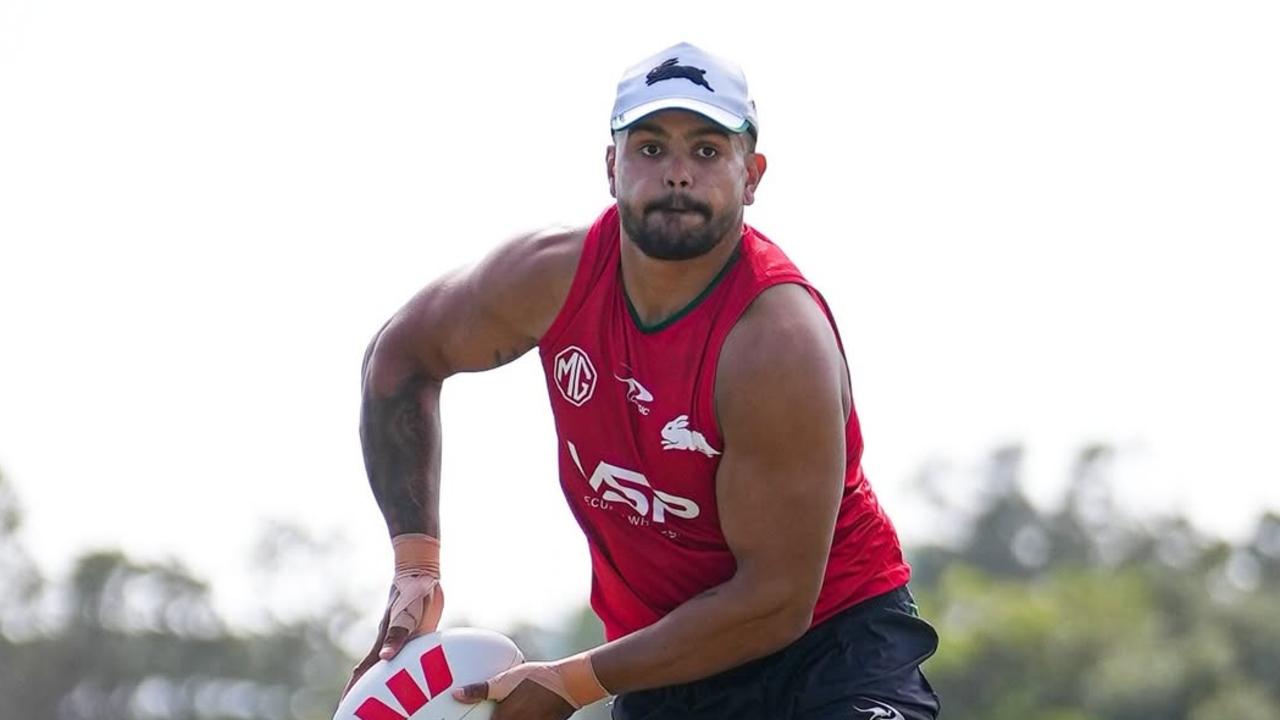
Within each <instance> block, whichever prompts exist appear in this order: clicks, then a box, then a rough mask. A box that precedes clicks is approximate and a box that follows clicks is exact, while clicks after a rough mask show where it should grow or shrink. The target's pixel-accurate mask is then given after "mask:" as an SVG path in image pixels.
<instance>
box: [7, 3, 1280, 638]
mask: <svg viewBox="0 0 1280 720" xmlns="http://www.w3.org/2000/svg"><path fill="white" fill-rule="evenodd" d="M846 6H847V9H844V10H835V9H834V7H835V4H827V3H824V4H823V5H822V6H821V9H819V7H820V6H819V5H818V4H816V3H815V4H806V3H799V2H788V3H776V2H773V3H761V4H758V5H757V4H752V3H742V2H733V3H726V2H706V3H685V4H677V5H669V6H663V5H659V4H641V5H636V4H634V3H614V4H604V3H582V4H580V5H578V6H576V7H568V6H562V5H559V4H554V3H552V4H541V3H537V4H535V3H512V4H510V5H494V4H481V3H475V4H466V3H447V4H444V3H430V4H429V3H419V2H397V3H387V2H378V3H372V2H370V3H355V2H348V3H337V2H316V1H315V0H311V1H308V2H302V1H300V0H297V1H288V0H253V1H252V2H246V1H243V0H236V1H228V0H223V1H221V2H216V3H214V2H201V3H197V2H175V1H172V0H165V1H160V0H156V1H153V2H139V1H136V0H119V1H118V2H112V3H101V2H85V1H81V2H72V1H69V0H62V1H59V0H45V1H43V2H35V1H34V0H16V1H15V0H0V468H2V469H3V471H4V473H5V474H6V476H7V477H8V478H9V480H10V481H11V482H13V483H14V485H15V486H16V488H17V491H18V493H19V495H20V497H21V499H22V500H23V501H24V504H25V506H26V509H27V527H26V530H25V533H24V535H23V539H24V541H25V542H26V544H27V546H28V548H29V549H30V550H31V551H33V552H34V554H35V555H36V556H37V558H38V559H39V560H40V561H41V562H42V564H43V565H44V566H45V567H46V568H50V569H51V570H52V571H53V572H54V573H55V574H56V573H63V572H65V571H66V569H67V568H68V566H69V563H70V561H71V558H73V557H74V556H75V554H76V553H78V552H81V551H83V550H85V549H87V548H91V547H101V546H113V547H115V546H118V547H121V548H123V549H125V550H126V551H127V552H129V553H131V554H136V555H138V556H141V557H146V558H163V557H167V556H171V555H172V556H176V557H179V558H181V559H182V560H183V561H184V562H186V563H187V564H188V565H190V566H191V568H192V569H193V570H194V571H195V572H196V573H197V574H200V575H202V576H204V577H207V578H209V579H211V580H212V581H213V583H214V587H215V590H216V593H217V598H218V600H219V602H220V603H221V604H222V606H223V607H224V608H226V609H228V610H229V611H231V612H232V613H234V614H237V615H238V616H241V617H252V616H254V613H255V612H256V610H255V608H257V607H259V606H261V605H262V604H263V603H279V602H280V600H279V598H277V597H272V598H259V597H257V596H255V595H254V591H253V584H252V582H251V581H250V576H249V575H248V574H247V572H246V568H247V566H248V553H249V548H250V547H251V545H252V541H253V539H254V537H255V536H256V533H257V531H258V530H259V529H260V528H261V526H262V525H263V523H264V521H266V520H268V519H283V520H287V521H291V522H296V523H301V524H304V525H305V526H307V527H309V528H311V529H313V530H314V531H315V532H317V533H319V534H322V535H340V536H341V537H343V538H345V542H346V546H347V547H348V548H349V550H350V553H349V557H350V560H349V562H347V563H346V565H345V567H342V568H339V569H338V570H333V569H332V568H326V569H325V571H324V574H321V573H320V572H319V571H318V570H317V569H309V568H300V569H299V573H298V575H297V576H296V582H297V587H298V588H302V589H304V591H306V592H310V591H311V589H314V588H322V587H326V586H328V587H330V588H334V589H339V590H342V591H345V592H354V593H357V594H358V595H359V596H360V597H362V598H363V599H365V601H366V602H367V603H369V604H370V606H371V607H376V606H377V605H378V602H379V598H380V596H381V593H382V587H383V583H384V582H385V580H386V579H387V577H388V576H389V570H390V568H389V565H390V558H389V546H388V543H387V541H386V538H385V531H384V529H383V526H382V524H381V518H380V516H379V514H378V511H377V509H376V506H375V505H374V503H373V500H372V496H371V494H370V493H369V491H368V488H367V483H366V481H365V478H364V473H363V466H362V464H361V459H360V451H359V445H358V441H357V438H356V432H355V429H356V421H357V406H358V368H359V364H360V358H361V354H362V351H363V349H364V346H365V343H366V342H367V340H368V339H369V337H370V336H371V335H372V333H373V332H374V331H375V330H376V329H377V328H378V326H379V325H380V324H381V322H382V321H383V320H384V319H385V318H386V317H387V316H388V315H389V314H390V313H391V312H393V311H394V310H395V308H396V307H398V306H399V304H400V303H401V302H402V301H403V300H405V299H406V298H407V297H408V296H409V295H410V294H411V293H412V292H413V291H414V290H415V289H417V288H418V287H419V286H421V285H422V284H423V283H425V282H426V281H428V280H429V279H431V278H432V277H434V276H436V275H437V274H439V273H440V272H442V271H444V270H446V269H448V268H451V267H453V266H456V265H458V264H461V263H464V262H467V261H469V260H473V259H475V258H477V257H478V256H479V255H481V254H482V253H483V252H485V251H486V250H487V249H488V248H490V247H491V246H493V245H494V244H495V243H496V242H498V241H499V240H500V239H501V238H503V237H505V236H507V235H508V234H510V233H512V232H515V231H518V230H521V229H525V228H530V227H534V226H537V225H540V224H543V223H546V222H553V221H567V222H584V221H588V220H590V219H591V218H592V217H594V215H595V214H596V213H597V212H599V211H600V210H601V209H602V208H603V207H604V206H605V205H606V204H607V203H608V202H609V197H608V194H607V190H606V185H605V182H604V172H603V156H604V147H605V144H606V143H607V141H608V134H607V132H606V122H607V118H608V115H609V109H610V106H611V103H612V93H613V87H614V83H615V82H616V80H617V78H618V76H619V74H620V73H621V72H622V70H623V69H624V68H625V67H627V66H628V65H630V64H632V63H633V62H636V61H638V60H639V59H641V58H643V57H645V56H647V55H649V54H651V53H654V52H657V51H658V50H660V49H661V48H663V47H666V46H668V45H670V44H673V43H675V42H678V41H681V40H689V41H692V42H694V43H697V44H700V45H702V46H704V47H706V48H708V49H710V50H712V51H714V52H718V53H721V54H724V55H727V56H729V57H732V58H734V59H736V60H737V61H738V62H739V63H740V64H742V65H743V67H744V68H745V70H746V72H747V75H748V78H749V79H750V81H751V84H752V90H753V94H754V96H755V97H756V100H757V102H758V104H759V107H760V115H761V122H762V136H761V145H760V149H761V150H762V151H764V152H766V153H767V154H768V156H769V158H770V169H769V173H768V175H767V177H766V179H765V183H764V185H763V186H762V188H761V192H760V196H759V201H758V204H757V205H756V206H755V207H753V208H752V209H751V210H750V211H749V213H748V220H749V221H750V222H752V223H753V224H755V225H756V226H758V227H760V228H761V229H762V230H763V231H764V232H766V233H767V234H769V235H770V236H771V237H773V238H774V239H775V240H776V241H778V242H779V243H780V244H781V245H783V247H784V248H786V250H787V251H788V252H789V254H790V255H791V256H792V258H793V259H794V260H796V261H797V263H798V264H799V265H800V266H801V268H802V269H803V270H805V271H806V272H807V274H808V275H809V277H810V279H811V280H813V281H814V282H816V283H817V284H818V285H819V287H820V288H822V289H823V290H824V292H825V293H826V294H827V295H828V297H829V299H830V301H831V303H832V305H833V306H834V309H835V312H836V314H837V318H838V319H839V320H840V322H841V326H842V330H843V333H844V336H845V340H846V344H847V346H848V348H849V351H850V363H851V366H852V369H853V375H854V383H855V398H856V400H857V402H858V407H859V411H860V414H861V416H862V420H863V425H864V431H865V434H866V439H867V443H868V449H867V455H866V462H867V466H868V471H869V473H870V475H871V477H872V479H873V481H874V482H875V483H876V485H877V488H878V489H879V490H880V492H881V494H882V497H883V499H884V500H885V502H886V504H887V505H888V506H889V510H890V512H891V513H892V514H893V515H894V516H895V517H896V518H897V519H898V521H899V525H900V527H901V529H902V530H903V533H904V535H905V539H906V540H907V541H908V542H911V541H912V539H913V536H914V537H917V538H918V537H921V536H923V535H924V534H925V533H926V532H927V530H928V528H927V527H926V525H927V522H926V521H925V520H924V519H922V517H923V516H922V515H921V513H920V512H919V511H918V507H917V506H918V503H917V501H916V500H915V499H914V498H913V497H912V496H911V495H910V494H909V493H908V492H907V484H908V482H909V480H910V478H911V476H912V475H913V473H915V472H916V470H917V469H918V468H919V467H920V466H921V465H922V464H923V463H924V462H926V461H928V460H932V459H939V458H941V459H947V460H950V461H954V462H956V463H958V464H961V465H974V464H976V463H978V462H979V461H980V460H981V458H982V457H983V456H984V455H985V454H986V453H987V452H988V451H989V450H990V449H991V448H992V447H994V446H995V445H997V444H999V443H1002V442H1006V441H1011V440H1023V441H1026V442H1027V443H1028V444H1029V446H1030V449H1031V462H1032V479H1033V480H1034V481H1035V485H1034V488H1033V490H1034V491H1035V493H1036V495H1037V497H1039V498H1041V499H1046V498H1051V497H1052V496H1053V494H1054V492H1055V491H1056V490H1057V489H1058V488H1059V487H1060V486H1061V482H1062V480H1063V478H1064V475H1065V472H1066V467H1067V462H1068V459H1069V457H1070V454H1071V452H1072V450H1073V449H1074V448H1076V447H1078V446H1079V445H1080V444H1082V443H1084V442H1087V441H1090V440H1095V439H1101V440H1108V441H1114V442H1116V443H1118V444H1119V445H1120V446H1121V447H1122V448H1123V450H1124V456H1123V457H1124V458H1125V461H1124V463H1123V470H1124V473H1123V479H1125V480H1126V481H1127V482H1126V485H1125V486H1124V488H1122V493H1123V494H1124V495H1125V497H1126V498H1127V499H1128V500H1129V501H1130V503H1131V504H1132V505H1134V506H1142V507H1144V508H1152V509H1156V510H1165V511H1169V510H1183V511H1187V512H1190V513H1192V514H1193V517H1195V518H1196V520H1197V521H1198V522H1199V523H1200V524H1201V525H1202V526H1204V527H1205V528H1207V529H1210V530H1212V531H1214V532H1219V533H1224V534H1227V535H1229V536H1233V537H1239V536H1242V535H1244V534H1246V533H1247V532H1248V531H1249V529H1250V524H1249V523H1250V520H1251V519H1252V518H1254V517H1255V516H1256V514H1257V513H1258V512H1259V511H1260V509H1262V508H1264V507H1272V508H1280V457H1278V455H1277V453H1276V452H1275V447H1276V436H1277V434H1278V433H1277V431H1280V417H1278V415H1280V409H1278V408H1280V379H1277V378H1278V376H1277V372H1276V368H1280V340H1278V333H1277V330H1276V325H1277V322H1276V315H1277V308H1280V288H1278V284H1277V282H1276V277H1277V271H1278V270H1280V264H1278V263H1277V262H1276V258H1275V248H1276V246H1277V242H1278V241H1280V131H1277V128H1280V43H1277V42H1276V38H1277V37H1280V5H1277V4H1276V3H1274V2H1229V1H1228V2H1200V3H1191V2H1122V1H1118V0H1107V1H1105V2H1098V1H1084V2H1071V3H1063V2H1059V3H1046V2H1034V3H1033V2H1024V1H1017V2H1014V1H1010V2H986V1H984V2H965V3H955V2H917V3H874V4H872V3H851V4H846ZM539 372H540V371H539V368H538V364H537V361H536V358H535V357H534V356H533V355H530V356H528V357H526V358H525V359H523V360H521V361H519V362H517V363H515V364H514V365H512V366H510V367H508V368H504V369H502V370H499V371H496V372H493V373H488V374H484V375H477V376H469V377H465V378H460V379H456V380H452V381H450V382H449V383H448V385H447V386H446V391H445V393H446V394H445V403H444V414H445V418H444V423H445V435H446V440H445V449H444V457H445V477H444V495H443V511H442V517H443V523H444V535H445V537H444V570H445V573H446V580H445V586H446V588H447V589H448V598H449V607H448V611H447V612H448V615H447V618H446V619H450V618H451V619H452V620H453V621H455V622H456V621H459V620H460V619H464V618H465V619H467V620H469V621H471V622H474V623H475V624H481V625H490V626H497V627H503V626H505V625H506V623H507V622H508V621H509V620H511V619H513V618H528V619H532V620H535V621H549V620H552V619H554V618H555V617H557V616H558V613H560V612H561V611H562V610H563V609H564V608H565V607H567V606H568V605H569V604H570V603H574V602H580V601H584V600H585V598H586V589H587V568H586V554H585V547H584V545H583V543H582V541H581V540H580V539H579V535H578V532H577V529H576V526H574V524H573V522H572V520H571V518H570V516H569V514H568V512H567V510H566V509H565V508H564V507H563V500H562V498H561V496H560V493H559V491H558V489H557V487H556V481H555V477H554V458H555V451H554V442H555V441H554V438H553V437H552V431H551V422H550V414H549V412H548V410H547V401H546V399H545V390H544V386H543V383H542V381H541V379H540V377H539ZM280 592H281V593H283V594H286V595H287V594H288V593H287V591H280Z"/></svg>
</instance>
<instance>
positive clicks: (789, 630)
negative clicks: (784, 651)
mask: <svg viewBox="0 0 1280 720" xmlns="http://www.w3.org/2000/svg"><path fill="white" fill-rule="evenodd" d="M813 607H814V603H813V602H812V601H797V602H792V603H788V604H786V605H784V606H783V607H781V608H780V609H779V610H778V611H776V612H775V613H774V614H773V617H772V622H771V623H770V626H771V628H770V629H771V632H770V635H771V636H772V637H773V640H774V642H775V643H776V644H777V647H778V648H779V649H781V648H783V647H786V646H787V645H790V644H791V643H793V642H795V641H796V640H799V639H800V636H801V635H804V634H805V633H806V632H808V631H809V627H810V626H811V625H812V624H813Z"/></svg>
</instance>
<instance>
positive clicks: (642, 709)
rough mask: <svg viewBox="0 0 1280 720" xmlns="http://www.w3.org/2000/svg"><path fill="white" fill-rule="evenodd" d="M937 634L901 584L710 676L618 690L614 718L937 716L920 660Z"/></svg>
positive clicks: (861, 719)
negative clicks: (759, 655) (763, 654)
mask: <svg viewBox="0 0 1280 720" xmlns="http://www.w3.org/2000/svg"><path fill="white" fill-rule="evenodd" d="M937 649H938V634H937V633H936V632H934V629H933V627H931V626H930V625H929V623H927V622H925V621H924V620H921V619H920V616H919V614H918V613H917V611H916V605H915V601H914V600H913V599H912V597H911V593H910V592H909V591H908V590H907V589H906V588H905V587H902V588H898V589H897V590H892V591H890V592H887V593H885V594H884V595H880V596H878V597H874V598H871V599H870V600H867V601H864V602H861V603H859V604H857V605H854V606H853V607H851V608H849V609H847V610H844V611H841V612H840V613H839V614H837V615H835V616H834V617H832V618H830V619H829V620H827V621H826V622H824V623H822V624H821V625H818V626H817V627H814V628H811V629H810V630H809V631H808V632H806V633H805V634H804V635H802V636H801V637H800V639H799V640H796V641H795V642H794V643H792V644H790V645H788V646H787V647H785V648H783V649H781V650H779V651H778V652H776V653H774V654H772V655H768V656H766V657H763V658H760V659H758V660H753V661H751V662H749V663H747V664H745V665H740V666H738V667H736V668H732V669H730V670H726V671H725V672H722V673H720V674H718V675H712V676H711V677H709V678H705V679H703V680H698V681H695V682H691V683H687V684H684V685H673V686H671V687H664V688H656V689H654V690H642V691H639V692H633V693H627V694H626V695H620V696H618V698H617V699H616V700H615V701H614V703H613V720H711V719H712V718H732V719H733V720H753V719H758V720H934V719H935V718H937V717H938V707H939V706H938V696H937V694H935V693H934V692H933V688H931V687H930V686H929V681H928V680H926V679H925V677H924V675H923V674H922V673H921V672H920V664H921V663H922V662H924V661H925V660H926V659H928V658H929V656H930V655H933V653H934V651H935V650H937Z"/></svg>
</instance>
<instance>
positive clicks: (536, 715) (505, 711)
mask: <svg viewBox="0 0 1280 720" xmlns="http://www.w3.org/2000/svg"><path fill="white" fill-rule="evenodd" d="M541 664H542V663H525V664H523V665H517V666H515V667H514V668H512V669H510V670H508V671H506V672H505V673H502V674H501V675H499V676H498V677H496V678H494V679H493V680H490V681H489V682H480V683H475V684H472V685H467V686H465V687H463V688H461V689H459V690H455V691H454V693H453V697H454V698H455V699H456V700H459V701H461V702H465V703H478V702H482V701H484V700H497V701H498V707H497V709H495V710H494V712H493V720H565V718H567V717H569V716H570V715H572V714H573V713H574V711H575V709H576V708H574V707H573V705H570V704H569V702H568V701H567V700H565V699H564V698H562V697H560V696H559V695H557V694H556V693H554V692H552V691H551V690H548V689H547V688H545V687H543V686H542V685H539V684H538V683H537V682H536V681H535V680H532V679H530V678H529V677H528V675H527V669H528V668H529V667H530V666H532V665H541ZM500 678H501V679H500ZM499 685H501V686H502V687H501V688H499V689H500V690H505V692H499V693H494V692H491V690H490V688H491V687H497V686H499Z"/></svg>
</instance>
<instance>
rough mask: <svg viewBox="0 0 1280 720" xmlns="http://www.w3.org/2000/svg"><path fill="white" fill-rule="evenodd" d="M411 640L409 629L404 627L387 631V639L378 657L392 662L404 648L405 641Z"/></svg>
mask: <svg viewBox="0 0 1280 720" xmlns="http://www.w3.org/2000/svg"><path fill="white" fill-rule="evenodd" d="M408 638H409V629H408V628H403V627H393V628H391V629H390V630H388V631H387V639H386V640H385V641H383V643H382V649H381V650H380V651H378V657H380V658H382V659H383V660H390V659H391V658H393V657H395V656H396V654H397V653H399V652H400V648H402V647H404V643H405V640H407V639H408Z"/></svg>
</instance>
